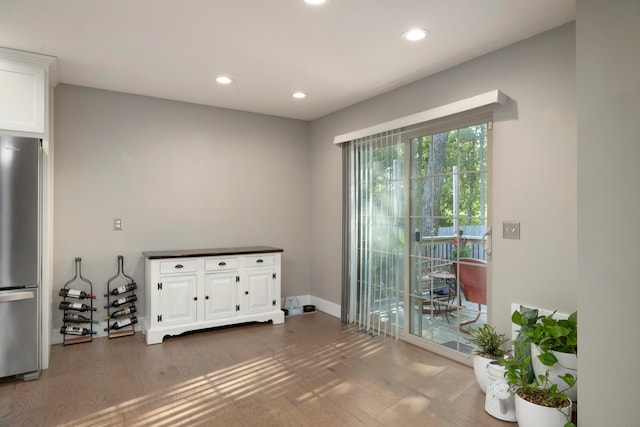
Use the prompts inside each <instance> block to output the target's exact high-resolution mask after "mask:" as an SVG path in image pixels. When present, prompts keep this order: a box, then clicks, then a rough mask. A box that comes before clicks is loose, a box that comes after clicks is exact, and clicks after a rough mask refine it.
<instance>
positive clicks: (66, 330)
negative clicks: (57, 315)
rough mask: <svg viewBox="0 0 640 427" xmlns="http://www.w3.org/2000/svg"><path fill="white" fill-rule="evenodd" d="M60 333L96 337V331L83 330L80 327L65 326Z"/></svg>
mask: <svg viewBox="0 0 640 427" xmlns="http://www.w3.org/2000/svg"><path fill="white" fill-rule="evenodd" d="M60 333H61V334H64V335H95V334H96V332H95V331H91V330H89V329H87V328H81V327H80V326H63V327H61V328H60Z"/></svg>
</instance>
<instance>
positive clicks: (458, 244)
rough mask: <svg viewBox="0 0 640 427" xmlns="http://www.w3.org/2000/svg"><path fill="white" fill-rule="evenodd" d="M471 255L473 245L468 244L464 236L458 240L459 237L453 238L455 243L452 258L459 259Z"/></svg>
mask: <svg viewBox="0 0 640 427" xmlns="http://www.w3.org/2000/svg"><path fill="white" fill-rule="evenodd" d="M470 255H471V246H468V245H467V241H466V240H465V239H463V238H460V240H458V238H457V237H454V238H453V245H452V248H451V259H452V260H454V261H455V260H457V259H460V258H468V257H469V256H470Z"/></svg>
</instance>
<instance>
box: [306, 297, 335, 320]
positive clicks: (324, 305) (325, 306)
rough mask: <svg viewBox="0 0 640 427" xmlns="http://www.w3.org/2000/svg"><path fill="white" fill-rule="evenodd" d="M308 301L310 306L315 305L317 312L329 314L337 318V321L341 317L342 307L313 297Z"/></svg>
mask: <svg viewBox="0 0 640 427" xmlns="http://www.w3.org/2000/svg"><path fill="white" fill-rule="evenodd" d="M310 299H311V304H313V305H315V306H316V308H317V309H318V310H320V311H322V312H324V313H327V314H330V315H331V316H333V317H337V318H338V319H340V317H342V316H341V313H342V307H341V306H340V305H338V304H335V303H332V302H330V301H327V300H323V299H321V298H318V297H314V296H311V297H310Z"/></svg>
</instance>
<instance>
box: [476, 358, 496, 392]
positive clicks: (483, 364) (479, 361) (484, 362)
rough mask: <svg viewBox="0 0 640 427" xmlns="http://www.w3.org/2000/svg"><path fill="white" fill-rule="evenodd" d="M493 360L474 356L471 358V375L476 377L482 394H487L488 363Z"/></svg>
mask: <svg viewBox="0 0 640 427" xmlns="http://www.w3.org/2000/svg"><path fill="white" fill-rule="evenodd" d="M493 360H494V359H489V358H487V357H484V356H480V355H479V354H476V355H474V356H473V373H474V374H475V375H476V382H477V383H478V385H479V386H480V390H482V392H483V393H486V392H487V378H488V376H489V363H491V362H493Z"/></svg>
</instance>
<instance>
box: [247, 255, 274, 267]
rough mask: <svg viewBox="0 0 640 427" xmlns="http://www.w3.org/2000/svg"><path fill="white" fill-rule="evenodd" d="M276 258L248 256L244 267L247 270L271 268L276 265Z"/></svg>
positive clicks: (270, 256)
mask: <svg viewBox="0 0 640 427" xmlns="http://www.w3.org/2000/svg"><path fill="white" fill-rule="evenodd" d="M275 258H276V257H275V256H273V255H258V256H247V257H245V258H244V266H245V267H246V268H253V267H269V266H272V265H273V264H275Z"/></svg>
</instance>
